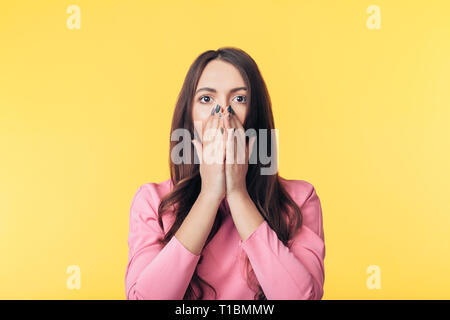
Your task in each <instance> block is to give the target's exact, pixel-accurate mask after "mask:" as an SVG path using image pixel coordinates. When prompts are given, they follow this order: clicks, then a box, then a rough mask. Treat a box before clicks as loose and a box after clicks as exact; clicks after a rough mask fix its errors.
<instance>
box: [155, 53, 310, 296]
mask: <svg viewBox="0 0 450 320" xmlns="http://www.w3.org/2000/svg"><path fill="white" fill-rule="evenodd" d="M214 59H219V60H222V61H225V62H228V63H231V64H232V65H233V66H234V67H236V68H237V69H238V70H239V72H240V74H241V76H242V78H243V79H244V81H245V83H246V85H247V87H248V88H249V92H250V106H249V107H248V108H249V109H248V112H247V115H246V119H245V121H244V123H243V127H244V129H245V130H247V129H248V128H254V129H255V130H256V131H257V132H258V131H259V129H267V132H269V134H267V135H266V137H267V141H266V144H265V145H266V146H271V145H272V143H274V145H275V141H272V140H273V136H272V134H270V133H271V132H272V131H271V129H274V128H275V126H274V120H273V114H272V106H271V101H270V97H269V93H268V91H267V87H266V84H265V82H264V80H263V78H262V76H261V73H260V71H259V69H258V66H257V65H256V63H255V61H254V60H253V59H252V58H251V57H250V56H249V55H248V54H247V53H246V52H244V51H243V50H241V49H238V48H233V47H223V48H220V49H218V50H208V51H206V52H204V53H202V54H200V55H199V56H198V57H197V59H196V60H195V61H194V62H193V64H192V65H191V67H190V68H189V70H188V73H187V75H186V78H185V80H184V83H183V86H182V88H181V91H180V93H179V95H178V99H177V103H176V106H175V110H174V113H173V118H172V127H171V133H172V132H173V131H174V130H176V129H178V128H185V129H187V130H189V132H190V133H191V136H192V137H194V125H193V119H192V107H193V100H194V95H195V90H196V87H197V83H198V81H199V79H200V76H201V74H202V72H203V69H204V68H205V66H206V65H207V64H208V63H209V62H210V61H211V60H214ZM247 138H248V137H247ZM176 144H177V141H171V143H170V151H169V166H170V176H171V180H172V183H173V188H172V190H171V191H170V192H169V193H168V194H166V195H165V196H164V197H163V198H162V200H161V203H160V204H159V207H158V215H159V218H158V221H159V224H160V226H161V228H162V229H163V230H164V227H163V222H162V214H163V213H165V212H167V211H168V210H173V212H174V214H175V220H174V223H173V225H172V227H171V228H170V230H168V232H167V233H166V234H165V236H164V237H163V238H162V239H160V240H159V241H160V243H162V244H163V245H165V244H167V243H168V242H169V240H170V239H171V238H172V237H173V236H174V234H175V233H176V231H177V230H178V228H179V227H180V226H181V224H182V222H183V221H184V219H185V217H186V216H187V214H188V213H189V211H190V210H191V208H192V206H193V204H194V202H195V201H196V199H197V197H198V195H199V193H200V190H201V177H200V172H199V164H198V163H194V152H195V151H194V146H193V144H191V161H190V163H181V164H175V163H173V161H171V157H170V154H171V152H172V149H173V147H174V146H175V145H176ZM260 144H261V139H259V138H258V139H256V141H255V145H254V148H253V150H255V149H256V150H259V145H260ZM275 150H276V148H275ZM268 152H269V153H270V148H269V150H268ZM183 156H184V155H183ZM270 157H271V158H272V159H273V158H274V157H273V156H272V155H270ZM265 166H266V165H263V164H261V163H260V161H259V160H258V161H257V162H256V163H253V164H251V163H249V165H248V171H247V176H246V182H247V191H248V193H249V195H250V197H251V199H252V200H253V202H254V203H255V205H256V207H257V209H258V211H259V212H260V214H261V215H262V216H263V217H264V219H265V220H266V221H267V223H268V224H269V226H270V227H271V228H272V229H273V230H274V231H275V232H276V234H277V236H278V239H280V240H281V241H282V242H283V244H284V245H286V246H288V241H289V239H290V238H291V236H292V235H293V234H294V233H295V231H296V230H297V229H298V228H300V227H301V225H302V214H301V211H300V208H299V207H298V206H297V204H296V203H295V201H294V200H293V199H292V198H291V197H290V195H289V194H288V192H287V191H286V190H285V188H284V187H283V185H282V183H281V181H280V179H282V178H281V177H279V175H278V172H276V173H275V174H272V175H262V174H259V173H260V170H261V168H263V167H265ZM276 171H277V170H276ZM222 203H223V202H222ZM289 208H291V209H292V210H288V209H289ZM223 210H225V207H224V206H222V205H221V206H219V209H218V214H217V215H216V218H215V221H214V223H213V226H212V228H211V232H210V234H209V235H208V238H207V240H206V243H205V247H206V245H207V244H208V243H209V241H211V239H212V238H213V237H214V235H215V234H216V232H217V231H218V229H219V228H220V226H221V224H222V219H223V216H222V213H223V212H222V211H223ZM289 211H290V212H291V213H293V214H291V215H290V214H289ZM245 267H246V271H247V283H248V286H249V288H251V289H252V290H253V291H254V292H255V295H254V299H255V300H265V299H266V296H265V294H264V292H263V290H262V288H261V286H260V285H259V283H258V281H257V279H256V276H255V274H254V271H253V269H252V268H251V265H250V263H249V259H248V257H246V259H245ZM200 283H203V284H205V285H207V286H208V287H210V288H211V289H212V290H213V291H214V294H215V296H216V298H217V292H216V290H215V289H214V287H213V286H211V285H210V284H209V283H207V282H206V281H205V280H203V279H202V278H200V277H199V276H198V274H197V268H196V269H195V271H194V274H193V276H192V279H191V281H190V283H189V286H188V288H187V290H186V293H185V295H184V298H183V299H203V294H204V291H203V287H202V285H201V284H200ZM194 287H195V288H196V289H197V290H198V294H197V293H196V292H195V290H194Z"/></svg>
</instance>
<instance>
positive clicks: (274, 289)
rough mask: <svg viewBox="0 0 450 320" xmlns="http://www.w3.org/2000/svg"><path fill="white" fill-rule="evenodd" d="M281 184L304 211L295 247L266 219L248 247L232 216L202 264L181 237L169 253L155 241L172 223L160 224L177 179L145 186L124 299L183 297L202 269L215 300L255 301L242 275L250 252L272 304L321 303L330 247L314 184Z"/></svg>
mask: <svg viewBox="0 0 450 320" xmlns="http://www.w3.org/2000/svg"><path fill="white" fill-rule="evenodd" d="M281 181H282V183H284V186H285V187H286V190H287V191H288V192H289V194H290V195H291V197H292V198H293V199H294V201H295V202H296V203H297V204H298V205H299V207H300V209H301V212H302V214H303V226H302V227H301V228H300V230H299V231H297V233H296V234H295V236H294V237H293V238H292V239H291V240H290V241H289V247H286V246H285V245H284V244H283V243H282V242H281V241H280V240H279V239H278V237H277V234H276V233H275V231H274V230H272V229H271V227H270V226H269V224H268V223H267V221H264V222H263V223H261V225H260V226H259V227H258V228H257V229H256V230H255V231H254V232H253V233H252V234H251V235H250V236H249V237H248V238H247V239H246V241H244V242H243V241H242V240H241V239H240V236H239V233H238V231H237V230H236V228H235V226H234V223H233V218H232V216H231V214H230V213H229V211H228V212H227V214H226V216H225V219H224V222H223V224H222V225H221V227H220V228H219V230H218V232H217V233H216V235H215V236H214V238H213V239H212V240H211V241H210V242H209V243H208V245H207V246H206V247H204V248H203V250H202V255H203V257H202V260H201V261H199V260H200V257H201V255H195V254H194V253H192V252H191V251H189V250H188V249H186V248H185V247H184V246H183V245H182V244H181V242H179V241H178V239H177V238H176V237H175V236H173V237H172V238H171V240H170V241H169V242H168V243H167V244H166V246H165V247H163V248H161V246H160V245H159V244H158V243H157V239H158V238H160V237H162V236H163V235H164V234H165V232H167V231H168V230H169V228H170V227H171V226H172V224H173V222H174V217H173V215H168V214H165V215H163V222H164V229H165V230H164V233H163V230H162V229H161V228H160V226H159V224H158V220H157V219H158V218H157V217H158V216H157V210H158V205H159V202H160V200H161V198H162V197H163V196H164V195H165V194H166V193H168V192H169V191H170V189H171V188H172V187H173V184H172V181H171V180H170V179H168V180H166V181H163V182H161V183H146V184H143V185H142V186H140V187H139V189H138V190H137V192H136V194H135V195H134V198H133V200H132V202H131V208H130V228H129V236H128V246H129V255H128V265H127V267H126V272H125V291H126V292H125V293H126V298H127V299H139V300H142V299H146V300H150V299H151V300H181V299H183V296H184V294H185V292H186V289H187V287H188V285H189V282H190V280H191V278H192V275H193V273H194V270H195V268H196V267H197V265H198V269H197V273H198V275H199V276H200V277H201V278H202V279H204V280H206V281H207V282H208V283H209V284H211V285H212V286H213V287H214V288H215V289H216V292H217V299H219V300H252V299H253V296H254V294H255V292H254V291H252V290H251V289H250V288H249V287H248V285H247V280H246V271H245V270H244V258H245V255H247V256H248V258H249V260H250V264H251V266H252V268H253V270H254V272H255V276H256V278H257V280H258V282H259V284H260V285H261V288H262V289H263V291H264V294H265V295H266V298H267V299H268V300H301V299H321V298H322V296H323V284H324V279H325V273H324V258H325V242H324V233H323V225H322V209H321V204H320V200H319V198H318V196H317V194H316V191H315V189H314V187H313V186H312V185H311V184H310V183H309V182H306V181H304V180H286V179H284V178H281ZM224 202H225V203H226V199H224ZM225 208H228V205H227V204H225ZM204 299H209V300H210V299H214V293H213V291H212V290H211V289H210V288H209V287H204Z"/></svg>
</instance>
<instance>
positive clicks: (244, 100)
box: [235, 96, 247, 103]
mask: <svg viewBox="0 0 450 320" xmlns="http://www.w3.org/2000/svg"><path fill="white" fill-rule="evenodd" d="M235 99H237V100H236V101H237V102H239V103H245V102H247V97H246V96H236V98H235Z"/></svg>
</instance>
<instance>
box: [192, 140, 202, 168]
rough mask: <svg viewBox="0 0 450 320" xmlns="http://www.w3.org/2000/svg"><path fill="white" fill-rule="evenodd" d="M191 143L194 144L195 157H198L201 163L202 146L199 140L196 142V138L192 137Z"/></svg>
mask: <svg viewBox="0 0 450 320" xmlns="http://www.w3.org/2000/svg"><path fill="white" fill-rule="evenodd" d="M191 141H192V144H193V145H194V148H195V151H196V152H197V157H198V159H199V162H200V163H202V160H203V156H202V154H203V147H202V145H201V143H200V142H198V141H197V140H196V139H192V140H191Z"/></svg>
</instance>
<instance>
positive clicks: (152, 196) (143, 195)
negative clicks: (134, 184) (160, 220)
mask: <svg viewBox="0 0 450 320" xmlns="http://www.w3.org/2000/svg"><path fill="white" fill-rule="evenodd" d="M171 188H172V180H171V179H170V178H169V179H167V180H164V181H161V182H147V183H144V184H142V185H140V186H139V187H138V189H137V191H136V192H135V194H134V196H133V199H132V201H131V206H132V207H134V206H142V205H147V206H148V205H149V206H151V207H153V208H154V209H157V207H158V205H159V202H160V201H161V198H162V197H164V196H165V195H166V194H167V193H168V192H169V191H170V190H171Z"/></svg>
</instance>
